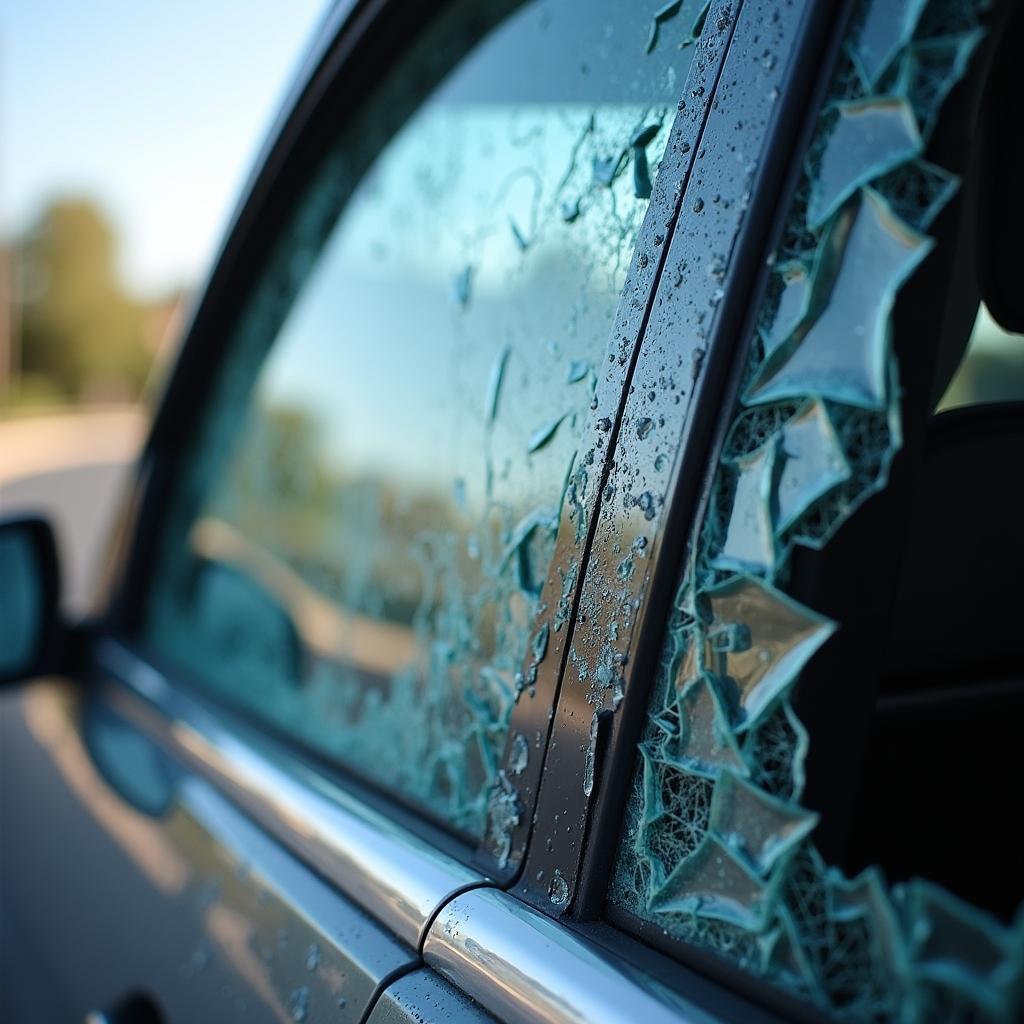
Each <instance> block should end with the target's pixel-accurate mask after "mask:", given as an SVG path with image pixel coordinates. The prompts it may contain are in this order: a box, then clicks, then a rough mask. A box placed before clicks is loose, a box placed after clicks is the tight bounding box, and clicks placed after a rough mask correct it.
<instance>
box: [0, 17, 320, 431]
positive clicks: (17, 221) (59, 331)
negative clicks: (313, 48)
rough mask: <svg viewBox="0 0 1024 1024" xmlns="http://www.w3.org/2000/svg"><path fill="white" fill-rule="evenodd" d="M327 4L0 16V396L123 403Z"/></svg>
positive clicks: (194, 280) (141, 380)
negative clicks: (0, 303) (0, 298)
mask: <svg viewBox="0 0 1024 1024" xmlns="http://www.w3.org/2000/svg"><path fill="white" fill-rule="evenodd" d="M325 6H326V0H289V2H288V3H283V2H278V3H262V4H261V3H253V2H243V0H218V2H217V3H212V4H211V3H200V2H198V0H184V2H176V3H174V4H170V3H158V4H139V3H132V2H128V0H93V2H89V3H72V2H68V0H63V2H60V0H32V2H14V3H10V4H5V5H4V8H3V12H2V13H0V247H2V248H0V253H2V260H3V264H2V267H3V273H2V276H3V288H4V292H5V294H4V296H3V306H4V317H3V323H2V325H0V332H2V333H0V406H2V408H3V410H4V412H5V413H6V414H7V415H10V414H11V413H12V412H13V411H15V410H20V411H22V412H24V411H26V410H33V409H41V408H50V409H52V408H53V407H54V406H67V405H69V404H70V405H80V404H83V403H84V404H91V405H95V404H97V403H102V404H105V405H109V404H111V403H124V402H131V401H133V400H135V399H137V398H138V396H139V394H140V391H141V389H142V388H143V386H144V384H145V382H146V379H147V376H148V375H149V373H150V369H151V367H152V365H153V361H154V356H155V355H156V354H157V353H158V352H159V350H160V349H161V346H166V345H170V344H173V341H174V339H175V337H176V334H177V327H178V323H179V316H178V312H179V310H180V308H181V306H182V304H183V302H187V299H188V297H189V296H190V294H191V293H192V292H193V290H194V289H195V288H196V286H197V284H198V283H199V282H201V280H202V277H203V275H204V273H205V271H206V269H207V267H208V265H209V263H210V261H211V258H212V255H213V252H214V250H215V247H216V245H217V243H218V240H219V237H220V235H221V234H222V232H223V230H224V227H225V225H226V222H227V219H228V216H229V214H230V211H231V209H232V207H233V204H234V202H235V200H236V197H237V196H238V194H239V191H240V189H241V187H242V185H243V183H244V180H245V177H246V175H247V173H248V171H249V169H250V167H251V165H252V163H253V160H254V158H255V155H256V153H257V151H258V149H259V146H260V144H261V142H262V140H263V138H264V137H265V135H266V132H267V130H268V127H269V124H270V122H271V120H272V118H273V116H274V114H275V113H276V111H277V109H278V107H279V105H280V103H281V100H282V98H283V96H284V94H285V92H286V90H287V87H288V85H289V83H290V81H291V79H292V77H293V75H294V73H295V71H296V69H297V67H298V64H299V61H300V58H301V55H302V53H303V52H304V50H305V47H306V45H307V43H308V41H309V39H310V37H311V35H312V34H313V32H314V29H315V27H316V24H317V22H318V21H319V19H320V18H321V16H322V14H323V12H324V9H325Z"/></svg>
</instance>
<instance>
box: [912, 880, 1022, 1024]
mask: <svg viewBox="0 0 1024 1024" xmlns="http://www.w3.org/2000/svg"><path fill="white" fill-rule="evenodd" d="M900 896H901V903H902V910H903V913H904V915H905V917H906V920H907V923H908V925H909V936H910V943H911V954H912V957H913V961H914V971H915V973H916V974H917V975H918V976H920V977H923V978H927V979H928V980H929V981H930V982H933V983H934V984H936V985H940V986H942V987H943V988H946V989H953V990H955V991H959V992H961V993H963V994H964V995H965V996H968V997H969V998H970V999H971V1000H972V1001H973V1002H975V1003H978V1004H980V1005H982V1006H986V1007H988V1008H989V1009H990V1011H991V1012H993V1013H994V1014H997V1015H1001V1014H1002V1013H1005V1012H1006V1010H1007V1004H1008V996H1009V995H1010V993H1011V992H1012V986H1013V984H1014V983H1021V982H1024V973H1022V971H1024V915H1018V919H1017V921H1016V923H1015V926H1013V927H1010V928H1007V927H1006V926H1005V925H1003V924H1001V923H1000V922H999V921H997V920H996V919H995V918H994V917H992V916H991V915H990V914H987V913H985V912H984V911H981V910H978V909H977V908H976V907H972V906H970V905H969V904H967V903H964V902H963V900H960V899H957V897H955V896H953V895H952V894H951V893H948V892H946V891H945V890H944V889H941V888H940V887H939V886H937V885H932V884H931V883H930V882H925V881H922V880H921V879H914V880H913V881H911V882H908V883H907V884H906V886H905V887H904V888H903V891H902V892H901V893H900Z"/></svg>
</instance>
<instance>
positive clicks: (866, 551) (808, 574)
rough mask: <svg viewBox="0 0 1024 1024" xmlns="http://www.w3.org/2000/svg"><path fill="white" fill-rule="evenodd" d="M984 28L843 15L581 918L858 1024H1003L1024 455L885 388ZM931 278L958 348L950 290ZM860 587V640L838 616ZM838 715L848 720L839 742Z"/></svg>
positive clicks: (967, 420)
mask: <svg viewBox="0 0 1024 1024" xmlns="http://www.w3.org/2000/svg"><path fill="white" fill-rule="evenodd" d="M988 10H989V5H988V4H985V3H981V2H977V3H973V2H957V3H947V2H944V0H933V2H931V3H920V4H911V5H906V4H890V3H888V2H887V0H873V2H872V0H862V2H860V3H858V4H856V5H855V7H854V12H853V18H852V22H851V27H850V30H849V35H848V36H847V38H846V42H845V45H844V47H843V50H842V53H841V55H840V56H839V58H838V67H837V70H836V72H835V74H834V76H833V78H832V81H831V85H830V87H829V91H828V94H827V97H826V101H825V103H824V105H823V107H822V110H821V112H820V115H819V117H818V119H817V122H816V126H815V129H814V133H813V137H812V141H811V143H810V149H809V153H808V159H807V161H806V168H805V170H804V172H803V175H802V177H801V180H800V184H799V185H798V187H797V190H796V195H795V199H794V201H793V203H792V206H791V207H790V209H789V212H788V214H787V215H786V219H785V224H784V228H783V231H782V239H781V244H780V245H779V247H778V249H777V250H776V251H775V252H774V253H773V254H772V257H771V258H770V260H769V267H770V269H769V271H768V277H769V283H768V288H767V295H766V298H765V301H764V304H763V306H762V308H761V310H760V314H759V318H758V321H757V328H756V333H755V335H754V337H753V338H752V340H751V347H750V352H749V358H748V361H747V363H746V366H745V367H744V372H743V373H742V381H741V387H740V397H739V400H738V402H737V404H736V406H735V408H733V409H732V410H731V412H729V413H728V414H727V423H726V425H727V428H728V430H727V433H726V434H725V437H724V442H723V448H722V451H721V455H720V458H719V459H718V461H717V463H716V465H715V466H714V470H713V480H712V482H711V488H710V496H709V498H708V500H707V505H706V508H705V509H704V510H703V511H702V514H701V518H700V519H699V520H698V523H697V526H696V529H695V532H694V534H693V535H692V537H691V542H690V546H689V549H688V552H687V555H686V559H685V565H684V567H683V569H682V571H681V572H680V574H679V576H678V579H677V583H676V589H675V593H674V597H673V599H672V602H671V607H670V609H669V613H668V615H669V621H668V626H667V630H666V632H665V635H664V638H663V640H662V644H661V654H660V661H659V663H658V667H657V670H656V674H655V679H654V682H653V686H652V693H651V697H650V703H649V706H648V708H647V714H646V718H645V722H644V726H643V733H642V737H641V740H640V742H639V744H638V747H637V756H636V760H635V767H634V773H633V780H632V789H631V795H630V798H629V801H628V805H627V808H626V812H625V819H624V825H623V829H622V833H621V836H620V838H619V848H618V853H617V861H616V865H615V867H614V870H613V873H612V880H611V886H610V890H609V897H608V898H609V913H610V914H611V916H612V918H613V920H615V921H616V922H617V923H622V924H624V925H625V926H626V927H629V928H632V929H635V930H637V931H638V932H639V933H640V934H642V935H643V936H644V937H647V938H648V940H649V941H654V942H656V943H660V942H661V940H662V938H663V937H664V938H665V939H666V940H669V941H672V940H674V941H675V943H676V945H675V946H673V947H672V948H673V949H675V950H677V951H679V952H680V954H681V955H683V956H685V955H687V952H688V951H693V950H698V951H699V954H698V955H699V956H700V957H703V960H699V961H698V962H702V963H705V964H706V963H708V962H709V959H710V960H711V962H714V958H715V957H718V958H721V959H723V960H725V961H727V962H729V963H731V964H732V965H734V966H738V967H740V968H742V969H743V970H744V971H746V972H748V973H750V974H753V975H756V976H757V977H758V978H760V979H763V980H766V981H768V982H770V983H771V985H773V986H775V987H777V988H778V989H781V990H783V991H785V992H787V993H789V994H791V995H795V996H797V997H800V998H803V999H806V1000H808V1001H810V1002H811V1003H812V1004H815V1005H817V1006H818V1007H820V1008H822V1009H823V1010H825V1011H827V1012H828V1013H830V1014H838V1015H840V1016H842V1017H844V1018H849V1019H855V1020H906V1021H911V1020H913V1021H918V1020H921V1021H925V1020H964V1021H966V1020H1005V1021H1009V1020H1014V1019H1019V1013H1020V1012H1021V1003H1020V999H1021V979H1022V964H1024V913H1022V912H1021V909H1020V904H1021V898H1022V896H1024V890H1022V885H1021V879H1020V872H1019V867H1020V863H1021V856H1022V851H1024V836H1022V833H1021V829H1020V827H1019V822H1020V818H1021V816H1020V807H1019V804H1018V805H1015V804H1014V800H1015V797H1016V792H1015V790H1016V785H1015V783H1014V781H1013V780H1014V779H1015V778H1016V774H1017V769H1016V767H1015V757H1014V755H1013V754H1011V753H1009V750H1012V749H1015V747H1016V741H1015V739H1014V738H1013V737H1015V736H1016V731H1015V730H1019V723H1020V720H1021V717H1020V716H1021V712H1022V707H1021V700H1020V685H1019V683H1020V670H1021V666H1022V665H1024V648H1022V645H1021V644H1020V642H1019V639H1018V637H1019V631H1016V630H1015V629H1014V628H1013V626H1012V625H1008V620H1009V617H1010V616H1011V615H1012V614H1013V613H1012V611H1010V609H1013V608H1016V607H1019V598H1018V597H1017V596H1016V595H1015V593H1014V590H1013V586H1012V584H1011V583H1007V584H1005V585H1003V584H1001V583H1000V582H999V581H1000V579H1001V578H1002V576H1003V574H1004V573H1005V574H1008V576H1009V579H1010V580H1016V579H1019V573H1020V571H1021V570H1022V569H1024V551H1022V550H1021V544H1020V542H1019V541H1018V540H1017V537H1018V536H1019V534H1020V516H1019V510H1020V508H1021V507H1022V505H1021V487H1020V483H1019V481H1020V474H1019V473H1017V472H1015V471H1014V470H1012V469H1010V468H1009V467H1011V466H1014V465H1019V460H1020V452H1021V451H1022V450H1024V433H1022V429H1021V423H1020V417H1019V415H1017V414H1016V413H1017V412H1019V407H1014V406H1007V407H1004V408H1002V409H999V408H995V407H989V408H988V409H986V410H983V411H982V412H980V413H979V412H976V411H975V410H967V411H968V412H970V413H972V415H970V416H967V417H965V416H961V415H958V414H959V413H960V412H962V411H963V410H958V411H957V413H958V414H954V416H953V418H952V419H947V418H946V417H948V416H949V414H947V413H943V414H941V415H939V416H937V417H934V418H930V417H929V414H930V413H931V410H932V406H933V405H934V400H932V401H931V402H930V403H928V404H927V405H926V404H925V403H924V402H920V401H918V398H917V393H918V392H919V391H920V390H921V388H920V386H919V385H918V383H917V382H916V381H915V380H914V379H913V377H912V374H913V372H914V369H915V368H920V366H921V365H923V363H922V360H923V359H924V355H923V354H924V353H925V352H926V351H932V350H934V348H935V347H936V344H935V343H933V344H931V345H928V344H926V338H928V337H933V338H934V337H937V334H936V335H928V334H927V333H924V336H916V337H915V336H913V331H911V332H910V333H909V334H908V333H907V332H905V331H904V332H901V331H899V330H898V327H900V326H901V325H905V324H911V325H912V326H914V327H918V328H919V329H920V330H921V331H922V332H924V331H925V328H926V327H928V328H930V327H931V326H934V325H936V320H938V324H937V326H938V327H939V328H943V327H945V326H946V324H944V323H943V320H942V316H943V309H944V308H946V307H944V306H943V304H942V303H941V302H939V301H938V300H937V299H936V293H935V290H934V282H935V280H936V277H934V276H933V277H931V278H928V277H920V276H919V275H921V274H930V275H937V274H939V273H940V268H942V267H943V266H944V265H945V262H944V261H950V262H951V261H952V259H953V256H952V255H951V252H950V251H949V250H952V249H954V248H955V243H954V242H952V241H951V238H953V237H954V236H953V235H951V228H950V224H949V222H948V221H947V222H946V223H944V224H940V219H941V215H942V211H943V209H944V208H945V207H946V206H947V204H949V203H950V201H951V199H952V197H953V196H954V194H955V193H956V191H957V189H958V187H959V185H960V181H959V179H958V178H957V176H956V175H953V174H951V173H949V172H948V171H947V170H945V169H944V168H942V167H940V166H937V165H936V164H934V163H932V162H930V161H929V160H926V159H925V154H926V152H928V153H929V154H930V153H931V150H930V149H929V144H930V142H931V140H932V137H933V134H937V128H938V125H939V115H940V112H941V111H942V108H943V104H944V103H945V101H946V99H947V97H949V96H950V94H951V93H952V92H953V89H954V87H955V86H956V84H957V83H958V82H959V81H960V80H961V79H962V78H963V77H964V76H965V75H966V74H968V72H969V69H970V67H971V58H972V56H973V55H974V54H975V53H976V52H977V50H978V48H979V46H980V45H981V43H982V40H983V39H984V36H985V12H986V11H988ZM960 116H963V115H962V112H961V115H960ZM982 187H984V184H982ZM944 245H945V246H947V247H948V248H946V249H944V248H943V246H944ZM929 281H930V282H931V284H928V283H927V282H929ZM920 282H925V283H920ZM953 284H954V286H955V287H954V288H953V289H951V290H964V291H965V294H967V299H966V300H965V301H964V303H963V304H962V305H964V306H965V307H966V308H967V313H968V318H967V320H966V321H965V325H964V330H963V340H964V341H966V336H967V334H968V333H969V332H970V318H972V317H973V315H974V311H976V310H977V308H978V299H977V287H976V285H975V283H974V281H973V279H972V280H970V281H968V282H964V281H960V280H957V279H954V281H953ZM911 289H913V292H912V296H913V297H912V300H908V301H913V302H914V303H916V304H917V305H916V307H915V308H914V309H913V311H912V312H913V315H910V314H907V313H906V310H907V309H908V308H909V307H906V306H902V307H901V306H900V305H899V304H900V303H901V302H902V301H903V298H902V296H903V293H904V292H906V293H907V294H908V295H909V294H911V292H910V290H911ZM972 295H973V299H972V298H971V296H972ZM943 298H944V300H945V299H946V298H948V297H947V296H945V295H944V296H943ZM972 302H973V305H972ZM949 308H952V300H950V305H949ZM901 310H902V311H903V312H900V311H901ZM925 310H927V314H926V313H925V312H924V311H925ZM901 316H902V317H903V319H900V317H901ZM979 317H980V319H979V321H978V329H977V331H976V333H975V345H976V346H977V347H978V348H980V347H982V346H983V345H984V341H983V336H991V335H992V334H994V333H995V331H994V329H993V326H994V325H992V322H991V320H989V319H988V318H987V315H986V313H985V312H984V310H982V311H981V312H980V314H979ZM1014 340H1015V341H1019V339H1014ZM1009 346H1010V339H1005V340H1002V339H1001V340H999V341H998V342H996V343H993V344H992V345H991V347H999V348H1000V351H1003V350H1005V351H1006V352H1009ZM976 350H977V349H976ZM897 357H898V358H897ZM972 357H973V353H972V355H969V356H968V359H967V361H966V362H965V364H964V365H965V367H967V366H969V365H970V361H971V359H972ZM926 383H929V384H930V383H931V381H928V382H926ZM967 386H968V385H967V383H966V382H964V380H963V378H962V377H961V380H960V381H959V383H958V384H957V387H963V388H966V387H967ZM982 394H983V395H984V392H982ZM1008 397H1018V395H1016V394H1012V393H1008V392H1007V391H1006V390H1005V389H1004V390H1003V391H1001V392H998V393H997V392H995V391H994V390H993V391H992V392H990V393H989V394H988V395H986V396H985V397H983V398H982V400H990V401H991V400H993V399H997V400H999V399H1005V398H1008ZM926 398H927V395H926ZM914 403H917V405H916V408H917V409H918V411H919V412H922V413H923V415H921V416H920V417H919V421H918V420H915V421H914V422H911V419H910V417H909V415H907V416H905V410H907V409H910V408H912V407H915V406H914ZM1015 409H1016V412H1015V411H1014V410H1015ZM1011 453H1015V454H1011ZM899 460H903V461H899ZM911 460H913V461H912V462H911ZM897 464H898V467H899V469H898V472H897ZM910 465H913V466H914V469H915V475H913V476H910V475H909V470H908V469H907V468H906V467H908V466H910ZM890 484H891V485H892V487H893V488H894V490H893V496H892V497H891V498H890V497H889V495H888V489H889V487H890ZM876 498H877V499H883V498H884V499H885V501H882V500H872V502H871V503H870V507H869V502H868V499H876ZM1010 509H1014V510H1015V511H1012V512H1011V511H1010ZM901 522H902V523H905V524H907V525H908V526H909V529H907V531H906V533H905V535H901V534H898V533H897V529H898V526H899V524H900V523H901ZM897 537H904V539H903V540H902V541H898V540H896V539H895V538H897ZM961 550H962V551H963V555H962V556H961ZM999 565H1002V566H1004V567H1005V568H1004V570H1003V572H1000V570H999V568H998V566H999ZM890 587H891V588H892V590H891V593H890V591H889V588H890ZM844 591H845V593H844ZM808 595H810V596H808ZM814 595H817V597H815V596H814ZM858 595H859V596H862V597H864V598H865V603H866V604H867V606H868V607H867V608H866V610H865V612H864V614H863V615H862V616H861V617H860V618H858V616H857V614H856V611H855V610H854V611H852V612H850V614H849V615H848V616H847V615H845V614H844V615H842V616H840V615H838V614H835V613H834V609H837V608H844V609H847V610H849V609H850V608H851V604H852V602H853V601H854V600H855V599H856V597H857V596H858ZM887 598H891V599H892V603H891V607H890V606H889V605H885V603H884V602H885V600H886V599H887ZM882 607H885V608H886V612H887V614H886V615H884V616H883V615H881V614H879V612H878V609H880V608H882ZM890 611H891V615H892V618H891V621H890V618H889V617H888V612H890ZM834 614H835V617H833V616H834ZM858 643H859V645H860V647H861V648H862V649H865V659H867V658H868V657H876V652H877V660H878V668H877V673H878V675H877V677H872V675H870V674H864V675H862V676H860V677H859V678H857V677H856V674H855V673H854V678H852V679H851V678H848V677H846V676H844V672H843V665H842V664H841V663H839V662H840V659H839V657H838V656H837V655H836V654H835V653H834V652H837V651H842V652H845V654H846V655H849V654H850V652H851V650H853V649H854V646H856V644H858ZM851 645H854V646H851ZM867 648H872V650H871V651H870V652H869V651H867ZM933 654H934V655H935V656H934V657H933ZM929 659H931V660H929ZM865 663H866V661H865ZM858 664H859V662H858ZM798 683H799V685H798ZM851 694H852V696H853V698H856V699H857V700H858V701H860V702H862V703H866V704H867V705H868V706H869V710H868V711H867V712H866V714H867V715H870V728H869V727H868V726H866V725H865V722H864V721H862V720H861V719H860V718H859V717H854V716H850V717H848V718H846V719H845V720H843V715H844V709H847V708H849V707H851V706H853V705H852V703H851V700H850V695H851ZM876 694H877V696H876ZM858 706H862V705H861V704H858ZM864 735H868V736H869V740H868V741H867V742H868V746H867V749H866V752H865V751H864V750H863V749H862V746H863V736H864ZM829 744H832V745H833V746H834V748H835V749H834V751H830V750H828V749H824V747H823V745H824V746H825V747H827V746H828V745H829ZM1004 748H1006V751H1007V752H1005V753H1004ZM812 751H813V753H814V755H815V757H813V758H812V756H811V752H812ZM862 755H863V765H862V761H861V757H862ZM826 763H827V764H830V765H831V769H832V771H833V772H834V775H835V778H836V779H837V780H838V782H840V783H841V784H842V785H844V786H845V785H846V784H847V783H849V784H850V786H851V788H852V787H854V786H855V785H856V784H859V787H860V791H861V792H860V794H859V796H858V797H857V798H856V799H857V800H858V801H859V802H856V803H855V804H854V806H855V808H856V809H855V811H854V812H852V815H851V819H850V827H849V835H848V837H846V839H845V843H846V845H845V853H844V854H843V855H842V856H839V855H837V850H839V849H840V848H841V846H842V844H841V843H840V841H839V840H838V839H837V838H836V831H835V829H834V828H831V826H833V825H834V822H835V815H837V814H840V813H841V812H840V811H839V810H838V808H836V809H835V810H833V808H832V807H830V806H828V805H827V804H824V803H823V801H822V800H821V793H822V792H823V788H822V786H821V785H818V786H817V789H816V795H815V798H814V799H813V800H811V799H808V794H809V792H810V791H811V789H812V784H813V783H820V781H821V780H820V779H819V780H816V779H814V778H812V772H811V767H812V766H814V765H821V764H826ZM862 768H863V773H864V774H863V775H860V772H861V770H862ZM840 776H845V778H840ZM826 826H829V828H826ZM708 954H714V956H713V957H711V958H709V957H708ZM719 966H721V962H720V961H719Z"/></svg>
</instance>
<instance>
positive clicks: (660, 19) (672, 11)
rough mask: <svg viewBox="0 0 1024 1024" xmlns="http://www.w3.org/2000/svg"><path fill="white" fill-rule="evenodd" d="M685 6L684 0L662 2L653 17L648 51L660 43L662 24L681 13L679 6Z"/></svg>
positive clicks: (648, 38)
mask: <svg viewBox="0 0 1024 1024" xmlns="http://www.w3.org/2000/svg"><path fill="white" fill-rule="evenodd" d="M682 6H683V0H668V3H666V4H662V6H661V7H659V8H658V9H657V10H656V11H655V12H654V17H653V18H651V31H650V34H649V35H648V37H647V47H646V52H647V53H650V52H651V50H653V49H654V48H655V46H657V45H658V30H659V29H660V28H661V26H662V24H663V23H664V22H666V21H670V20H671V19H672V18H674V17H675V16H676V15H677V14H678V13H679V8H680V7H682Z"/></svg>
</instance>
